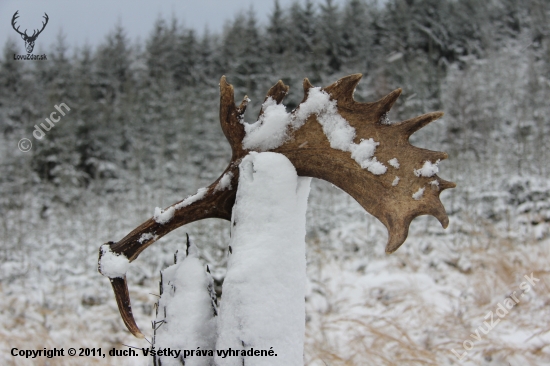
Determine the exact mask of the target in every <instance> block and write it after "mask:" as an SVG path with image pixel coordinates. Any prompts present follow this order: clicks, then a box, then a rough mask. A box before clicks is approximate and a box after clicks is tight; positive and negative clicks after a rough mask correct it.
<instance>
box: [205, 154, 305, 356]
mask: <svg viewBox="0 0 550 366" xmlns="http://www.w3.org/2000/svg"><path fill="white" fill-rule="evenodd" d="M239 170H240V174H239V176H240V178H239V187H238V188H237V199H236V201H235V205H234V206H233V217H232V223H231V241H230V244H229V245H230V248H231V254H230V255H229V260H228V265H227V275H226V277H225V280H224V283H223V298H222V302H221V307H220V314H219V317H218V341H217V344H216V349H217V350H225V351H227V350H229V349H231V350H235V351H237V352H239V353H238V354H239V356H238V357H234V356H232V355H228V354H227V353H226V354H223V355H220V356H217V357H216V364H217V365H235V366H240V365H289V366H291V365H303V348H304V332H305V285H306V253H305V235H306V225H305V224H306V209H307V198H308V195H309V184H310V181H311V178H306V177H298V175H297V174H296V169H295V168H294V166H293V165H292V163H291V162H290V161H289V160H288V159H287V158H286V157H285V156H284V155H282V154H276V153H271V152H265V153H254V152H252V153H250V154H249V155H247V156H246V157H245V158H244V159H243V160H242V162H241V164H240V167H239ZM243 350H244V351H249V352H248V354H254V351H257V353H256V354H259V353H261V352H262V351H265V353H268V352H270V351H271V353H269V354H270V355H261V356H244V357H243V356H241V354H242V352H241V351H243Z"/></svg>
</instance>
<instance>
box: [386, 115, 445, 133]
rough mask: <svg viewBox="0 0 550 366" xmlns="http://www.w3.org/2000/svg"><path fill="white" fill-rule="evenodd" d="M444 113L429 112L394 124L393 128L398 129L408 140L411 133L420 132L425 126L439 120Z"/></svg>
mask: <svg viewBox="0 0 550 366" xmlns="http://www.w3.org/2000/svg"><path fill="white" fill-rule="evenodd" d="M444 114H445V113H443V112H431V113H426V114H423V115H421V116H418V117H415V118H411V119H408V120H406V121H403V122H400V123H397V124H395V125H394V126H395V127H397V128H399V129H400V130H401V131H402V133H403V135H404V136H406V138H409V137H410V136H411V135H412V134H413V133H415V132H416V131H418V130H420V129H421V128H422V127H424V126H426V125H427V124H429V123H431V122H433V121H435V120H438V119H440V118H441V117H443V115H444Z"/></svg>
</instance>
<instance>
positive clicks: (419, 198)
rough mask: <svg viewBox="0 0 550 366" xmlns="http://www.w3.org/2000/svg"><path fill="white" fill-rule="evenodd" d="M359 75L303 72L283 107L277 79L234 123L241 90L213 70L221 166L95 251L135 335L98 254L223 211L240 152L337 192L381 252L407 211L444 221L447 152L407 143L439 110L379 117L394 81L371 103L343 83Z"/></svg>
mask: <svg viewBox="0 0 550 366" xmlns="http://www.w3.org/2000/svg"><path fill="white" fill-rule="evenodd" d="M361 76H362V75H361V74H354V75H350V76H347V77H344V78H342V79H340V80H338V81H337V82H335V83H334V84H332V85H330V86H328V87H325V88H322V89H321V88H314V87H313V86H312V85H311V84H310V82H309V80H308V79H305V80H304V83H303V85H304V99H303V101H302V103H301V104H300V105H299V106H298V107H297V108H296V109H295V110H294V111H293V112H292V113H286V111H285V109H284V106H283V105H282V104H281V102H282V100H283V98H284V97H285V95H286V94H287V93H288V86H286V85H284V84H283V82H282V81H279V82H278V83H277V84H275V85H274V86H273V87H272V88H271V89H270V90H269V91H268V93H267V97H266V100H265V102H264V104H263V107H262V111H261V113H260V117H259V119H258V122H256V123H255V124H252V125H249V124H245V123H244V122H243V115H244V112H245V109H246V104H247V101H248V98H247V97H246V96H245V98H244V100H243V102H242V103H241V104H240V105H239V106H236V105H235V102H234V92H233V86H231V85H230V84H228V83H227V82H226V79H225V76H224V77H222V78H221V80H220V94H221V95H220V122H221V126H222V130H223V132H224V134H225V136H226V137H227V140H228V141H229V143H230V145H231V149H232V157H231V162H230V163H229V166H228V167H227V168H226V169H225V171H224V173H223V174H222V175H221V176H220V177H219V178H218V179H217V180H216V181H215V182H214V183H212V184H211V185H210V186H209V187H207V188H203V189H200V190H199V191H198V193H197V194H195V195H193V196H190V197H188V198H187V199H185V200H183V201H181V202H178V203H176V204H174V205H172V206H170V207H167V208H166V209H164V210H159V209H157V211H156V212H155V215H154V217H153V218H151V219H149V220H147V221H146V222H144V223H143V224H141V225H140V226H139V227H137V228H136V229H134V230H133V231H132V232H131V233H129V234H128V235H127V236H126V237H124V238H123V239H122V240H120V241H119V242H117V243H112V242H111V243H108V244H106V245H108V247H105V246H103V247H102V249H101V250H100V272H101V273H103V274H104V275H107V276H109V277H110V280H111V284H112V286H113V290H114V292H115V297H116V300H117V304H118V307H119V310H120V314H121V316H122V319H123V320H124V323H125V324H126V326H127V328H128V329H129V330H130V332H132V334H134V335H135V336H137V337H143V335H142V333H141V332H140V330H139V328H138V327H137V325H136V323H135V321H134V318H133V316H132V310H131V307H130V299H129V295H128V288H127V284H126V276H125V274H124V273H120V274H115V275H113V274H112V273H109V271H107V270H105V269H102V260H104V259H105V258H110V259H112V257H109V256H105V253H107V252H112V253H114V255H115V256H116V255H123V256H124V257H126V258H127V259H128V260H129V261H133V260H134V259H136V258H137V256H138V255H139V254H140V253H141V252H142V251H143V250H144V249H145V248H147V247H148V246H149V245H151V244H152V243H154V242H155V241H156V240H158V239H159V238H160V237H162V236H164V235H166V234H167V233H169V232H170V231H172V230H174V229H176V228H178V227H180V226H182V225H185V224H188V223H191V222H194V221H198V220H202V219H206V218H221V219H226V220H230V219H231V211H232V207H233V204H234V203H235V194H236V191H237V184H238V181H239V169H238V166H239V163H240V161H241V159H242V158H243V157H244V156H246V155H247V154H248V153H249V152H250V151H273V152H277V153H281V154H283V155H285V156H286V157H287V158H288V159H289V160H290V161H291V162H292V164H293V165H294V166H295V167H296V171H297V173H298V175H300V176H308V177H314V178H319V179H323V180H326V181H328V182H330V183H332V184H334V185H336V186H337V187H339V188H341V189H342V190H343V191H345V192H347V193H348V194H349V195H351V196H352V197H353V198H354V199H355V200H356V201H357V202H359V204H361V206H363V208H364V209H365V210H367V211H368V212H369V213H371V214H372V215H374V216H375V217H377V218H378V219H379V220H380V221H381V222H382V223H383V224H384V225H385V226H386V228H387V229H388V233H389V238H388V242H387V245H386V252H387V253H392V252H394V251H395V250H397V248H399V246H401V244H403V242H404V241H405V239H406V238H407V234H408V231H409V225H410V223H411V221H412V220H413V219H414V218H415V217H417V216H420V215H426V214H429V215H433V216H435V217H436V218H437V219H438V220H439V222H440V223H441V225H442V226H443V227H444V228H445V227H447V225H448V223H449V219H448V217H447V214H446V212H445V208H444V207H443V205H442V203H441V201H440V200H439V195H440V193H441V192H442V191H443V190H445V189H447V188H453V187H455V184H454V183H451V182H448V181H445V180H443V179H441V178H439V177H438V176H437V175H436V174H435V173H437V171H438V168H437V163H438V162H439V161H440V160H443V159H446V158H447V154H446V153H443V152H436V151H430V150H425V149H421V148H418V147H415V146H412V145H411V144H410V143H409V137H410V136H411V135H412V134H413V133H414V132H415V131H417V130H419V129H421V128H422V127H424V126H425V125H427V124H428V123H430V122H432V121H434V120H436V119H438V118H440V117H441V116H442V115H443V113H442V112H433V113H427V114H424V115H421V116H419V117H416V118H413V119H409V120H406V121H403V122H399V123H394V124H389V123H387V113H388V112H389V110H390V108H391V107H392V105H393V104H394V102H395V101H396V100H397V98H398V97H399V95H400V94H401V89H397V90H395V91H393V92H391V93H390V94H388V95H387V96H385V97H384V98H382V99H380V100H379V101H377V102H374V103H358V102H356V101H355V100H354V99H353V92H354V90H355V87H356V86H357V84H358V82H359V80H360V79H361ZM110 255H112V254H110ZM106 267H107V266H106Z"/></svg>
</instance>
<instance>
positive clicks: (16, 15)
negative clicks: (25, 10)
mask: <svg viewBox="0 0 550 366" xmlns="http://www.w3.org/2000/svg"><path fill="white" fill-rule="evenodd" d="M17 18H19V10H17V11H16V12H15V14H13V17H12V18H11V26H12V27H13V29H14V30H15V31H16V32H17V33H19V34H20V35H22V36H26V35H27V30H26V29H25V33H21V32H20V31H19V27H20V26H17V28H15V22H16V20H17Z"/></svg>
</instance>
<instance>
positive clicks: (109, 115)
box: [0, 0, 550, 202]
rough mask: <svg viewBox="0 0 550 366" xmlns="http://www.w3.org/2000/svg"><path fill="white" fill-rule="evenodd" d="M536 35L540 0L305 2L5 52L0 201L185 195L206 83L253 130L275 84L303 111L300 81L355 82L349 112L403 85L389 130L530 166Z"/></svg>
mask: <svg viewBox="0 0 550 366" xmlns="http://www.w3.org/2000/svg"><path fill="white" fill-rule="evenodd" d="M549 24H550V3H549V2H548V1H547V0H526V1H525V0H492V1H477V0H388V1H386V2H385V3H384V4H383V5H381V4H378V3H377V2H376V1H374V0H373V1H362V0H349V1H348V2H346V3H345V5H343V6H337V5H336V4H334V2H333V1H332V0H326V1H325V2H324V3H322V4H314V3H313V2H312V1H309V0H306V1H304V2H295V3H294V4H292V5H291V6H290V7H288V8H282V7H281V6H279V4H278V2H277V1H275V3H274V7H273V10H272V13H271V15H270V18H269V21H268V23H267V24H258V21H257V19H256V15H255V13H254V12H253V11H248V12H246V13H244V14H238V15H236V16H235V17H234V19H233V20H232V21H229V22H228V23H227V24H226V27H225V28H224V31H223V32H222V33H221V34H213V33H209V32H204V33H203V34H198V33H197V32H196V31H195V30H193V29H188V28H185V27H183V26H182V25H181V24H180V23H179V22H178V20H177V19H168V20H166V19H158V20H157V21H156V23H155V26H154V28H153V30H152V32H151V34H150V36H149V37H148V39H147V40H146V41H145V42H144V43H143V44H132V43H131V42H129V40H128V37H127V35H126V33H125V31H124V29H123V28H122V27H121V26H115V27H114V29H113V30H112V31H111V32H110V33H109V35H108V36H107V38H106V39H105V41H104V42H103V43H102V44H101V45H99V46H98V47H97V48H91V47H89V46H87V45H82V46H81V47H80V48H78V49H76V50H71V51H69V50H68V48H67V46H66V44H65V42H64V39H63V36H62V35H60V36H59V38H58V41H57V43H56V45H55V47H54V48H52V49H49V50H48V51H47V56H48V61H42V62H38V61H37V62H32V63H31V62H21V61H14V60H13V54H14V53H20V47H21V45H20V41H19V40H17V42H15V41H9V42H7V43H6V45H5V46H4V51H3V59H2V61H1V63H0V85H1V88H0V131H1V132H2V134H3V141H4V147H3V148H2V155H3V156H2V158H0V159H1V164H2V173H3V174H1V175H0V184H2V185H3V187H4V189H5V190H6V192H9V190H10V189H21V187H25V186H29V185H36V184H37V183H38V184H42V183H46V184H50V185H53V186H56V187H60V186H61V187H73V188H75V189H76V188H82V187H88V188H93V189H97V190H98V192H101V193H105V192H106V193H109V192H113V191H118V190H126V189H129V185H128V182H132V183H135V186H140V187H144V186H148V185H149V186H151V187H153V188H159V187H160V188H163V189H165V190H168V191H171V192H173V191H175V190H181V189H182V185H183V186H184V187H187V185H188V186H189V187H195V188H196V187H197V181H201V182H202V181H203V180H204V181H208V180H211V179H212V178H213V174H215V173H216V172H220V171H221V168H222V167H223V165H224V164H225V163H226V161H227V159H228V156H229V148H228V145H227V143H226V142H225V138H224V137H223V135H222V133H221V130H220V128H219V126H218V86H217V84H218V81H219V78H220V76H221V75H227V77H228V80H229V81H230V82H231V83H232V84H233V85H234V86H235V88H236V98H238V99H240V98H242V97H243V96H244V95H245V94H248V96H249V97H251V99H252V101H253V102H252V104H251V107H250V112H249V114H248V115H247V120H248V121H252V120H254V119H255V117H256V116H255V115H254V113H257V112H258V109H259V105H260V103H261V102H262V101H263V98H264V96H265V93H266V91H267V90H268V89H269V87H270V86H271V85H273V84H274V83H275V82H276V81H277V80H278V79H282V80H283V81H284V82H285V83H286V84H289V85H290V86H291V93H290V95H289V96H288V98H287V100H286V104H287V106H288V108H290V109H291V108H293V107H295V106H296V105H297V104H298V103H299V101H300V100H301V99H302V91H301V88H300V87H299V86H300V85H301V80H302V79H303V78H304V77H308V78H309V79H310V81H311V82H312V83H313V84H314V85H327V84H328V83H331V82H333V81H335V80H337V78H339V77H341V76H344V75H347V74H350V73H363V75H364V79H363V81H362V83H361V84H360V87H359V88H358V90H357V93H356V98H357V99H359V100H363V101H367V100H375V99H377V98H379V97H381V96H382V95H384V94H386V93H388V92H389V91H391V90H393V89H395V88H397V87H402V88H403V89H404V94H403V96H402V98H401V101H400V102H399V103H398V104H397V105H396V112H394V113H395V115H394V118H395V119H397V118H409V117H412V116H413V115H415V114H419V113H425V112H428V111H430V110H436V109H443V110H445V111H447V112H448V117H447V121H446V125H447V127H445V128H444V129H443V130H441V129H439V130H437V131H439V132H438V133H439V135H438V138H439V139H441V140H442V141H444V142H445V143H447V144H448V146H449V148H450V150H451V151H453V152H454V153H455V154H456V155H457V156H460V155H461V154H464V156H470V155H471V154H473V155H472V156H473V159H477V160H480V159H484V158H486V157H487V156H494V155H495V152H494V149H491V148H490V147H491V146H493V145H491V144H492V143H495V142H496V141H498V140H499V138H500V139H501V140H502V143H512V142H514V143H517V144H519V145H517V146H519V147H518V149H519V150H517V151H516V150H514V151H513V152H512V153H513V154H516V155H514V156H516V158H517V159H520V160H521V161H524V160H528V159H527V158H526V157H525V155H521V154H526V153H530V154H532V156H533V158H537V159H542V158H544V157H545V156H548V147H547V143H546V142H545V141H542V140H541V139H540V136H544V134H545V133H547V131H548V129H549V128H550V121H549V117H548V116H549V115H550V113H548V102H547V101H548V100H549V99H548V97H549V95H550V92H549V90H550V81H549V79H548V75H550V41H549V39H550V38H549V37H550V25H549ZM487 75H492V77H493V78H496V80H495V79H491V80H487V78H486V76H487ZM483 80H485V82H482V81H483ZM512 81H513V82H512ZM503 102H506V103H512V104H513V105H509V104H506V105H502V103H503ZM60 103H65V104H67V105H68V106H69V107H70V108H71V111H70V112H69V113H68V115H67V116H66V117H63V118H62V120H61V121H60V122H58V123H57V124H56V125H55V127H54V128H51V130H50V131H48V132H47V133H46V136H45V137H44V138H43V139H41V140H36V139H33V138H32V137H31V135H32V131H33V129H34V127H33V126H35V125H39V124H40V123H44V119H45V118H46V117H47V116H49V114H50V113H51V112H52V111H54V106H55V105H58V104H60ZM514 106H515V107H517V108H515V107H514ZM501 118H504V119H506V121H500V119H501ZM501 122H502V123H503V124H502V125H500V124H499V123H501ZM495 134H496V135H495ZM495 136H496V137H495ZM499 136H501V137H499ZM502 136H504V137H502ZM21 137H28V138H29V139H31V140H32V142H33V149H32V152H29V153H26V154H23V153H20V152H19V151H18V150H17V141H18V140H19V139H20V138H21ZM488 140H490V141H488ZM539 140H541V141H539ZM484 141H485V144H483V142H484ZM487 141H488V142H487ZM531 141H534V142H533V144H536V145H533V144H532V143H531ZM514 146H516V145H514ZM533 146H535V147H534V148H532V147H533ZM531 148H532V149H531ZM521 149H523V150H521ZM529 149H531V150H532V151H531V150H529ZM501 150H502V151H501V153H502V154H505V153H507V151H505V150H506V149H505V148H502V149H501ZM472 151H473V153H472ZM499 151H500V150H499ZM468 154H470V155H468ZM491 154H492V155H491ZM545 154H546V155H545ZM503 156H504V155H503ZM506 156H508V155H506ZM506 156H504V157H503V159H506ZM529 156H531V155H529ZM517 159H516V160H517ZM520 165H521V163H520ZM525 165H526V164H525V163H524V166H525ZM537 167H538V165H537V164H533V169H535V168H537ZM545 169H546V168H545ZM30 177H34V178H33V179H29V178H30ZM189 178H191V179H189ZM182 179H183V180H184V181H183V182H182V181H181V180H182ZM10 187H11V188H10ZM184 187H183V188H184ZM63 192H64V193H63V194H61V193H56V195H57V194H59V195H62V196H63V197H60V199H61V200H62V201H67V202H70V201H71V200H73V199H78V189H76V190H74V191H73V192H74V193H73V194H71V193H70V192H71V190H70V189H64V190H63ZM58 198H59V197H58Z"/></svg>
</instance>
